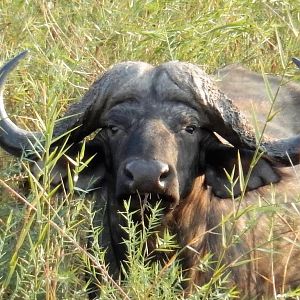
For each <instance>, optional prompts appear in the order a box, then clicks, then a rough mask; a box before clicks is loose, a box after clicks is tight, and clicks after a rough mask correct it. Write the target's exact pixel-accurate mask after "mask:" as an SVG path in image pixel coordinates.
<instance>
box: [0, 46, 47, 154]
mask: <svg viewBox="0 0 300 300" xmlns="http://www.w3.org/2000/svg"><path fill="white" fill-rule="evenodd" d="M26 54H27V51H23V52H21V53H20V54H18V55H17V56H15V57H14V58H12V59H11V60H10V61H8V62H7V63H6V64H5V65H4V66H3V67H2V68H1V69H0V146H1V147H2V148H3V149H4V150H6V151H7V152H8V153H10V154H13V155H15V156H21V155H22V154H23V153H24V151H26V150H31V151H32V150H33V145H34V144H35V143H36V142H37V140H39V139H40V137H41V134H40V133H36V132H30V131H26V130H23V129H21V128H19V127H18V126H17V125H16V124H14V123H13V122H12V121H11V120H10V119H9V117H8V115H7V113H6V110H5V107H4V101H3V92H4V84H5V81H6V79H7V76H8V75H9V73H10V72H11V71H12V70H13V69H14V68H15V67H16V66H17V64H18V63H19V61H20V60H21V59H22V58H24V56H25V55H26Z"/></svg>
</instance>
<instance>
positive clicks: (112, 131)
mask: <svg viewBox="0 0 300 300" xmlns="http://www.w3.org/2000/svg"><path fill="white" fill-rule="evenodd" d="M107 129H108V131H109V133H110V134H112V135H114V134H116V133H117V132H118V131H119V128H118V127H117V126H115V125H108V126H107Z"/></svg>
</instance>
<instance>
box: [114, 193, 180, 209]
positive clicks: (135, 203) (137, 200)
mask: <svg viewBox="0 0 300 300" xmlns="http://www.w3.org/2000/svg"><path fill="white" fill-rule="evenodd" d="M119 201H121V202H122V203H124V201H126V202H127V203H128V204H129V210H130V211H131V212H132V211H140V212H142V213H144V212H147V211H148V210H149V208H154V207H156V206H158V207H159V208H160V209H161V210H162V211H163V212H164V213H165V212H167V211H171V210H173V209H174V208H175V207H176V206H177V204H178V200H177V199H176V198H175V197H174V196H172V195H167V194H155V193H138V192H137V193H134V194H125V195H122V196H120V197H119Z"/></svg>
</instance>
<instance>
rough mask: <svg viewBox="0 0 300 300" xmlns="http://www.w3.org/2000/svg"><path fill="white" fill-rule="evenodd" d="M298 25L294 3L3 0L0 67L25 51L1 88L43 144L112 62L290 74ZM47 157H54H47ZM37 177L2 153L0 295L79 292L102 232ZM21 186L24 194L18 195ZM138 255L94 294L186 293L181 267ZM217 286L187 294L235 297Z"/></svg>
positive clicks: (83, 210)
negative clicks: (90, 241)
mask: <svg viewBox="0 0 300 300" xmlns="http://www.w3.org/2000/svg"><path fill="white" fill-rule="evenodd" d="M299 30H300V1H299V0H269V1H268V0H261V1H259V0H252V1H250V0H224V1H222V0H209V1H208V0H204V1H199V0H145V1H141V0H122V1H121V0H119V1H115V0H74V1H69V0H59V1H54V0H53V1H42V0H41V1H38V0H3V1H1V2H0V45H1V48H0V61H1V62H2V63H4V62H5V61H7V60H8V59H9V58H11V57H13V56H14V55H16V54H18V53H19V52H21V51H22V50H24V49H28V50H29V51H30V52H29V55H28V56H27V58H26V59H25V60H24V61H22V63H21V64H20V66H19V67H18V69H17V70H15V71H14V72H13V73H12V74H11V75H10V78H9V81H8V83H7V84H6V90H5V99H6V106H7V110H8V111H9V112H10V115H11V117H12V119H14V120H15V121H16V122H17V123H18V124H20V126H23V127H25V128H30V129H35V130H43V131H44V132H45V133H46V135H47V136H48V137H49V141H48V145H50V139H51V129H52V127H53V124H54V121H55V119H56V118H57V117H58V116H59V115H61V114H62V113H63V111H64V110H65V108H66V107H67V105H68V104H69V103H71V102H73V101H76V100H77V99H79V98H80V97H81V96H82V95H83V94H84V93H85V91H86V90H87V88H88V87H89V85H90V84H91V83H92V82H93V81H94V80H95V79H96V78H97V77H98V76H99V74H101V73H102V72H103V71H104V70H106V69H107V68H108V67H109V66H110V65H112V64H114V63H116V62H120V61H126V60H141V61H146V62H149V63H153V64H159V63H161V62H165V61H169V60H182V61H189V62H193V63H196V64H198V65H201V66H202V67H203V68H204V69H205V70H206V71H207V72H208V73H213V72H214V71H215V70H216V69H217V68H220V67H222V66H224V65H227V64H230V63H242V64H244V65H246V66H247V67H249V68H250V69H252V70H256V71H261V68H263V69H264V71H266V72H270V73H273V74H281V73H282V72H283V70H285V74H286V75H287V76H291V77H293V78H294V79H297V72H296V69H295V67H294V66H293V65H292V63H291V57H293V56H298V57H299V56H300V46H299V45H300V34H299ZM47 159H48V160H49V162H51V161H53V157H51V155H49V157H48V158H47ZM48 167H49V168H51V163H49V164H48ZM21 170H22V172H21V173H20V171H21ZM24 170H25V171H24ZM47 170H48V171H49V169H45V170H44V171H45V174H47ZM19 174H21V175H19ZM44 177H46V178H44V179H43V181H42V183H40V182H38V181H36V180H35V179H34V177H33V176H32V174H30V172H29V171H28V163H27V162H25V161H22V162H20V161H16V160H14V159H13V158H12V157H10V156H8V155H7V154H5V153H4V152H1V177H0V178H1V196H0V298H1V297H2V299H84V298H85V297H86V283H85V280H84V270H89V259H88V254H87V252H86V250H85V249H86V246H85V241H86V236H87V235H88V234H94V235H97V233H98V231H97V229H95V228H94V229H92V232H89V230H90V228H91V220H92V216H93V214H92V212H91V206H92V201H90V200H88V199H84V196H82V197H81V198H80V199H79V198H78V196H75V195H74V194H73V193H72V192H70V193H66V194H65V195H64V197H63V199H60V200H57V201H56V200H55V199H54V198H55V197H53V190H52V188H51V186H50V184H49V178H48V179H47V176H44ZM24 178H25V179H24ZM27 179H29V181H30V186H31V189H32V192H31V193H30V194H24V189H22V188H23V185H24V182H25V181H26V180H27ZM26 201H28V203H26ZM30 203H31V204H30ZM126 217H127V218H129V219H130V215H128V214H127V215H126ZM155 222H157V220H156V219H155V214H154V223H155ZM128 230H129V231H130V232H131V233H133V232H134V230H135V228H131V227H130V226H129V228H128ZM146 234H147V233H146ZM132 237H134V235H132ZM170 240H171V238H170ZM138 242H139V241H134V239H133V240H131V241H130V243H129V246H128V247H133V249H136V248H134V247H136V245H138V244H139V243H138ZM95 247H96V251H95V254H94V255H93V256H92V258H91V257H90V259H91V260H92V262H93V263H94V264H96V266H98V267H99V268H98V271H99V269H101V268H102V267H103V262H102V256H103V255H102V254H103V253H102V251H100V250H99V249H97V246H95ZM137 249H139V247H137ZM139 251H140V250H135V252H134V253H135V254H136V256H134V257H135V259H132V261H130V262H129V263H130V264H132V265H131V269H132V274H131V275H130V276H128V277H127V280H126V283H124V284H123V286H122V287H120V286H119V285H118V284H115V283H113V282H111V281H109V280H108V281H107V282H106V283H102V288H103V291H104V292H103V293H102V295H101V298H102V299H125V298H126V297H127V298H128V299H129V298H130V299H180V298H182V297H183V294H182V291H181V289H180V285H179V284H177V282H180V278H181V273H180V268H179V267H178V265H177V264H176V263H175V264H174V266H173V267H172V268H170V270H168V272H162V271H161V269H159V268H158V267H157V268H158V269H155V268H150V267H149V266H147V265H145V264H143V263H144V262H143V261H142V258H141V256H140V254H141V253H140V252H139ZM90 272H92V270H90ZM222 280H223V279H221V278H220V280H219V284H218V288H217V289H215V290H214V291H208V290H207V287H203V288H202V289H201V288H199V292H198V294H195V295H193V296H191V297H190V298H191V299H201V297H202V298H205V297H208V296H209V298H210V299H230V298H233V297H235V295H236V294H235V292H234V291H232V290H227V289H225V288H223V285H222V284H223V282H222ZM224 280H226V279H224ZM295 293H296V292H295ZM295 295H296V294H295ZM281 297H284V296H281ZM281 299H282V298H281Z"/></svg>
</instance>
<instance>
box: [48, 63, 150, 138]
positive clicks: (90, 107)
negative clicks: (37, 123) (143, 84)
mask: <svg viewBox="0 0 300 300" xmlns="http://www.w3.org/2000/svg"><path fill="white" fill-rule="evenodd" d="M152 68H153V66H151V65H149V64H147V63H143V62H130V61H129V62H123V63H119V64H116V65H114V66H113V67H112V68H111V69H110V70H108V71H106V72H105V73H104V74H103V75H102V76H101V77H100V78H99V79H98V80H96V81H95V82H94V83H93V84H92V86H91V87H90V88H89V90H88V91H87V93H86V94H85V95H84V96H83V98H82V99H81V101H79V102H76V103H74V104H73V105H71V106H70V107H69V109H68V111H67V112H66V114H65V116H64V117H63V118H62V119H61V120H59V121H58V122H57V124H56V126H55V128H54V136H55V137H59V136H63V135H65V133H66V132H70V134H69V136H68V143H73V142H75V143H76V142H79V141H81V140H82V139H83V138H84V137H85V136H87V135H89V134H90V133H92V132H93V131H95V130H96V129H98V128H101V126H102V125H103V124H102V116H103V114H104V113H105V111H106V109H107V108H109V107H112V106H113V104H116V103H118V102H119V101H120V99H114V98H112V97H111V96H112V93H113V92H116V91H122V92H121V93H122V96H123V97H126V92H129V93H130V91H126V88H124V86H125V85H126V83H128V82H130V81H133V82H138V76H139V75H140V74H142V73H143V72H145V71H147V70H148V69H152Z"/></svg>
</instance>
